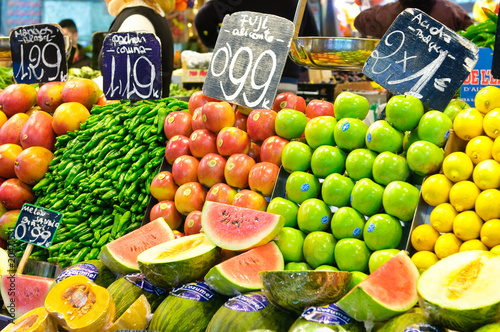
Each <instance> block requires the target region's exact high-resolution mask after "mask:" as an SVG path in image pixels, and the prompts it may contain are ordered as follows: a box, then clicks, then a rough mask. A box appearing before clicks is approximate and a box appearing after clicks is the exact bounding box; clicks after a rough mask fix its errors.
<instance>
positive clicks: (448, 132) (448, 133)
mask: <svg viewBox="0 0 500 332" xmlns="http://www.w3.org/2000/svg"><path fill="white" fill-rule="evenodd" d="M448 136H450V131H449V130H447V131H446V134H444V138H445V139H448Z"/></svg>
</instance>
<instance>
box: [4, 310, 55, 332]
mask: <svg viewBox="0 0 500 332" xmlns="http://www.w3.org/2000/svg"><path fill="white" fill-rule="evenodd" d="M28 331H31V332H57V323H56V321H55V320H54V318H52V316H50V315H49V313H48V312H47V310H45V308H44V307H38V308H35V309H33V310H30V311H28V312H27V313H25V314H24V315H22V316H21V317H19V318H18V319H16V320H15V321H14V323H13V324H9V325H7V326H6V327H5V328H4V329H3V330H2V332H28Z"/></svg>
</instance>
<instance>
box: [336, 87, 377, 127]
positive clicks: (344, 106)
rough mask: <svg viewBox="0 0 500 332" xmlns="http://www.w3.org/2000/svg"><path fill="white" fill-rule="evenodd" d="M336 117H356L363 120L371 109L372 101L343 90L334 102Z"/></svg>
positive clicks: (339, 118)
mask: <svg viewBox="0 0 500 332" xmlns="http://www.w3.org/2000/svg"><path fill="white" fill-rule="evenodd" d="M333 109H334V111H335V117H336V118H337V120H341V119H343V118H354V119H360V120H363V119H364V118H366V115H367V114H368V111H369V110H370V103H369V102H368V99H366V98H365V97H364V96H361V95H358V94H355V93H352V92H350V91H342V92H341V93H339V95H338V96H337V98H335V101H334V103H333Z"/></svg>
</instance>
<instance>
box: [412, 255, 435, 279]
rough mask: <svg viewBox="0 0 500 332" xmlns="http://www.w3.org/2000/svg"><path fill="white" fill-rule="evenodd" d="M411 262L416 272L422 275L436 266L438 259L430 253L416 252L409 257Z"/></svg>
mask: <svg viewBox="0 0 500 332" xmlns="http://www.w3.org/2000/svg"><path fill="white" fill-rule="evenodd" d="M411 260H412V262H413V264H415V266H416V267H417V269H418V272H420V274H422V272H424V271H425V270H427V269H428V268H430V267H431V266H432V265H434V264H436V263H437V262H438V260H439V258H438V257H437V256H436V254H435V253H433V252H432V251H418V252H416V253H415V254H414V255H413V256H411Z"/></svg>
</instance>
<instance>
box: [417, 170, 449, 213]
mask: <svg viewBox="0 0 500 332" xmlns="http://www.w3.org/2000/svg"><path fill="white" fill-rule="evenodd" d="M452 185H453V182H451V181H450V180H449V179H448V178H447V177H446V176H445V175H444V174H433V175H431V176H429V177H428V178H427V179H425V180H424V182H423V183H422V198H423V199H424V201H425V202H426V203H427V204H429V205H431V206H437V205H439V204H441V203H446V202H448V193H449V192H450V189H451V186H452Z"/></svg>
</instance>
